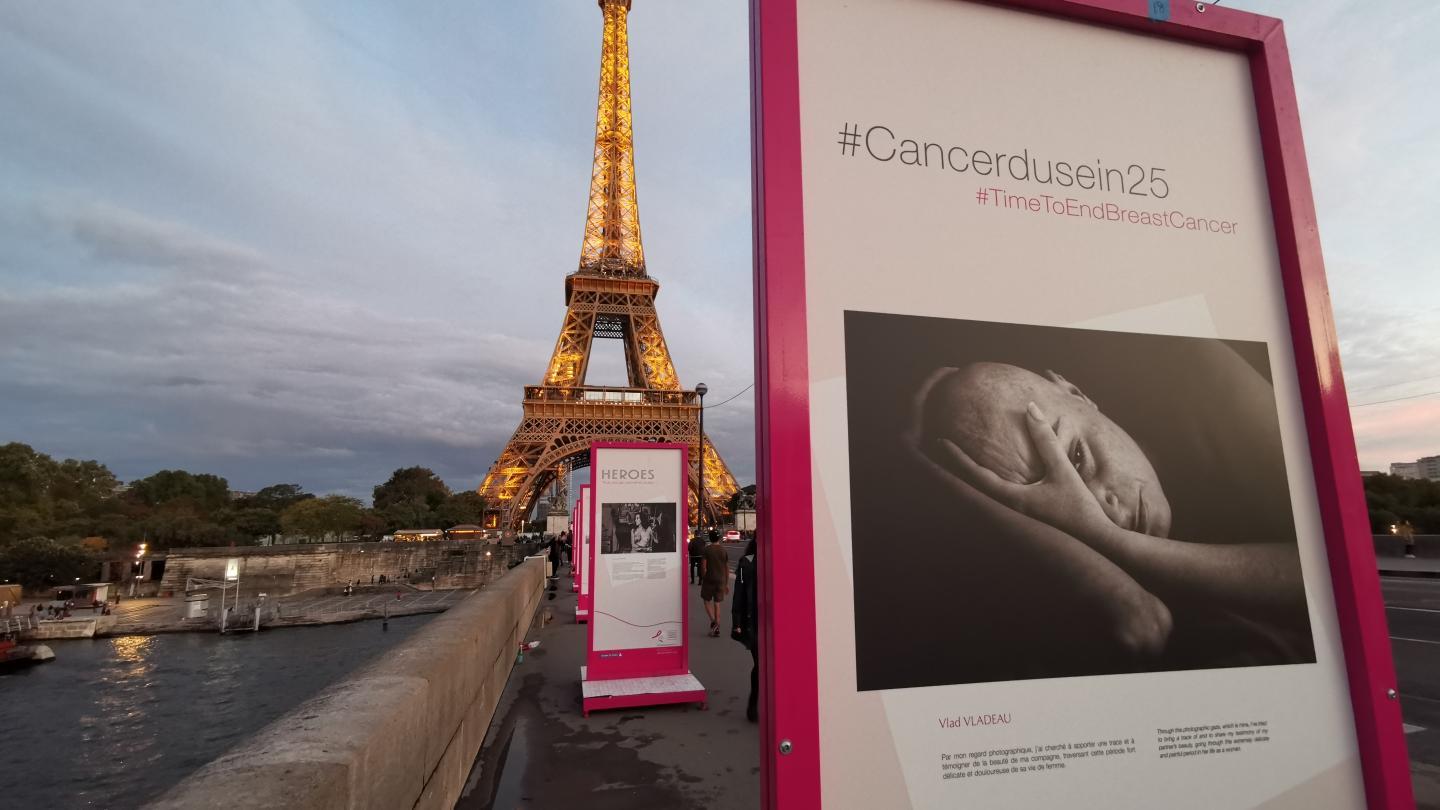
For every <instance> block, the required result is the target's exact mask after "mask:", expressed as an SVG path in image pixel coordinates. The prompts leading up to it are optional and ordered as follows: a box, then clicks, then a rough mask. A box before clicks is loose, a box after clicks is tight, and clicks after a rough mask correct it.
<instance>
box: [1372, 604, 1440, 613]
mask: <svg viewBox="0 0 1440 810" xmlns="http://www.w3.org/2000/svg"><path fill="white" fill-rule="evenodd" d="M1385 609H1386V610H1410V611H1414V612H1416V613H1440V610H1436V609H1434V608H1412V607H1397V606H1395V605H1386V606H1385Z"/></svg>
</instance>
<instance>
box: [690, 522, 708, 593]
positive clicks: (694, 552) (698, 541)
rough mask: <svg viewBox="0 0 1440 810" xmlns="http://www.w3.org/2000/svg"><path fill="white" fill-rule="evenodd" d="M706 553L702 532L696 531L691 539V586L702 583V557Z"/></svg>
mask: <svg viewBox="0 0 1440 810" xmlns="http://www.w3.org/2000/svg"><path fill="white" fill-rule="evenodd" d="M704 553H705V540H704V539H703V538H701V537H700V530H699V529H696V530H695V533H694V534H693V535H691V537H690V584H691V585H694V584H696V583H698V582H699V581H700V557H701V555H703V554H704Z"/></svg>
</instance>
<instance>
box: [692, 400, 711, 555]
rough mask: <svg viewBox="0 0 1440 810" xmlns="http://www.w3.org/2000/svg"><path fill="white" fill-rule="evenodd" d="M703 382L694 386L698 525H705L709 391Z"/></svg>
mask: <svg viewBox="0 0 1440 810" xmlns="http://www.w3.org/2000/svg"><path fill="white" fill-rule="evenodd" d="M709 390H710V389H709V388H708V387H707V386H706V385H705V383H703V382H702V383H700V384H699V385H697V386H695V393H696V394H699V395H700V497H699V498H698V499H697V506H699V507H700V517H699V520H698V525H699V526H700V527H701V528H704V526H705V496H706V494H707V493H706V490H705V394H706V393H707V392H709Z"/></svg>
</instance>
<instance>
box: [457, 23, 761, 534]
mask: <svg viewBox="0 0 1440 810" xmlns="http://www.w3.org/2000/svg"><path fill="white" fill-rule="evenodd" d="M630 3H631V0H599V5H600V9H601V11H602V12H603V14H604V18H605V24H604V29H603V33H602V38H601V49H600V92H599V103H598V105H597V107H598V109H597V112H596V116H595V163H594V171H593V172H592V174H591V179H590V205H589V208H588V211H587V213H586V217H585V238H584V241H583V243H582V244H581V248H580V266H579V268H578V269H577V270H576V271H575V272H573V273H571V274H570V275H568V276H566V277H565V307H566V309H565V320H564V322H563V323H562V325H561V327H560V337H559V338H558V339H557V340H556V341H555V350H554V352H553V353H552V354H551V356H550V364H549V366H547V367H546V370H545V376H544V378H543V379H542V380H541V383H540V384H539V385H527V386H526V387H525V399H524V402H523V408H524V414H523V416H522V417H521V420H520V427H518V428H516V430H515V435H514V436H512V437H511V438H510V441H509V442H508V443H507V444H506V445H505V449H504V450H502V451H501V453H500V457H499V458H497V459H496V460H495V463H494V464H493V465H491V467H490V471H489V473H488V474H487V475H486V476H485V480H484V481H482V482H481V484H480V486H479V487H478V488H477V491H478V492H479V493H480V494H481V495H483V496H484V497H485V502H486V515H485V525H486V526H487V527H488V528H494V529H503V530H508V531H514V530H518V529H519V528H521V526H522V524H523V523H524V520H525V517H526V516H527V515H528V514H530V510H531V509H532V508H533V507H534V505H535V503H536V499H537V498H539V497H540V496H541V495H542V493H544V491H545V490H546V488H547V487H549V486H550V485H551V484H552V483H554V482H555V481H556V478H557V476H563V475H566V474H568V471H569V470H572V469H577V468H579V467H584V466H587V465H588V464H589V463H590V444H591V442H596V441H630V442H679V443H684V444H686V445H689V447H690V489H691V495H690V505H689V509H690V520H691V522H692V523H706V524H712V525H713V524H715V523H718V522H720V521H721V520H722V519H723V518H724V517H725V516H726V515H727V514H728V512H729V504H730V498H731V496H733V495H734V494H735V493H736V492H738V491H739V487H738V485H737V484H736V483H735V477H734V476H733V475H731V474H730V469H729V467H727V466H726V465H725V462H724V460H723V459H722V458H721V457H720V454H719V453H718V452H717V451H716V450H715V447H714V445H713V444H711V443H710V440H709V439H708V438H707V437H702V436H701V435H700V429H699V421H700V398H699V396H698V395H697V394H696V393H695V391H694V390H692V389H686V388H683V387H681V385H680V378H679V376H678V375H677V374H676V373H675V364H674V363H673V362H672V361H671V359H670V350H669V348H668V347H667V346H666V345H665V333H664V332H663V331H661V329H660V316H659V314H658V313H657V312H656V311H655V298H656V296H657V295H658V294H659V292H660V283H659V282H658V281H656V280H655V279H653V278H651V277H650V276H649V274H648V273H647V272H646V270H645V250H644V247H643V245H642V243H641V241H640V205H639V201H638V196H637V194H636V189H635V150H634V141H633V137H632V130H631V126H632V120H631V114H630V46H629V35H628V33H627V29H626V18H627V16H628V14H629V12H630ZM597 339H599V340H619V341H621V342H622V345H623V346H624V354H625V371H626V377H627V385H626V386H625V387H607V386H592V385H586V384H585V374H586V371H587V370H588V369H589V364H590V351H591V348H592V347H593V345H594V341H595V340H597ZM702 447H703V450H704V453H705V465H704V468H705V479H706V480H705V486H704V487H703V488H702V487H701V486H700V452H701V449H702ZM702 491H703V492H704V493H705V495H706V497H705V498H704V501H705V503H701V502H700V500H701V499H700V497H699V496H698V493H699V492H702Z"/></svg>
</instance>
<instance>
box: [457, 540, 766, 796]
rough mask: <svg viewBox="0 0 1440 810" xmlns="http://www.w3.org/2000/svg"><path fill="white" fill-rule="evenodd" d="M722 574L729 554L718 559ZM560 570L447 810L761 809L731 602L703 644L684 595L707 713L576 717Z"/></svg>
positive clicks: (746, 683)
mask: <svg viewBox="0 0 1440 810" xmlns="http://www.w3.org/2000/svg"><path fill="white" fill-rule="evenodd" d="M727 551H729V552H730V554H731V560H732V564H733V562H734V560H735V559H736V558H737V557H738V555H739V548H738V547H733V548H727ZM568 573H569V570H568V569H562V576H561V577H560V590H559V591H557V592H556V594H557V595H556V598H555V599H554V600H548V601H546V602H544V603H543V604H542V608H541V610H542V611H544V610H547V609H548V610H549V611H550V612H551V615H552V617H553V618H552V620H551V621H550V622H549V624H547V625H546V626H544V627H543V628H541V629H539V630H538V631H536V632H534V633H533V634H532V635H531V638H532V640H538V641H540V642H541V645H540V647H539V649H536V650H533V651H531V652H529V653H527V654H526V655H525V661H524V663H521V664H519V665H517V666H516V667H515V670H514V671H513V672H512V673H511V675H510V680H509V682H508V683H507V684H506V687H505V693H504V695H503V697H502V698H501V699H500V704H499V707H498V708H497V710H496V713H495V717H494V719H493V720H492V721H491V723H490V730H489V733H488V734H487V735H486V738H485V743H484V746H483V747H482V748H481V750H480V755H479V757H478V758H477V760H476V763H475V766H474V769H473V770H472V772H471V774H470V779H469V781H468V782H467V784H466V786H465V791H464V793H463V794H462V795H461V797H460V801H459V802H457V803H456V805H455V809H456V810H513V809H514V808H517V807H535V808H543V807H584V808H586V810H632V808H637V807H656V808H660V807H663V808H667V809H668V808H674V809H675V810H683V809H686V808H694V810H753V808H755V807H758V806H759V805H760V740H759V737H760V728H759V726H758V725H757V724H755V723H751V722H748V721H747V720H746V719H745V701H746V699H747V697H748V695H749V691H750V653H749V651H748V650H746V649H745V648H744V647H743V646H741V645H740V644H738V643H736V642H735V641H733V640H732V639H731V638H730V633H729V631H730V598H731V597H733V596H734V591H733V589H732V591H731V594H730V596H727V597H726V600H725V603H724V605H723V609H724V617H723V621H722V622H721V630H722V632H721V635H720V637H719V638H711V637H710V636H709V623H708V622H707V621H706V619H705V610H704V608H703V607H702V606H701V603H700V586H698V585H693V586H689V587H690V600H691V602H690V630H689V633H690V668H691V671H692V672H694V673H695V676H696V677H697V678H699V679H700V682H701V683H703V684H704V685H705V687H706V689H707V690H708V692H709V708H708V709H706V710H704V711H702V710H700V709H698V708H695V707H688V706H654V707H643V708H636V709H622V710H616V711H606V712H594V713H592V714H591V715H590V717H588V718H586V717H582V716H581V714H580V666H581V664H583V663H584V662H585V647H586V625H583V624H579V623H577V622H576V621H575V595H574V594H572V593H570V590H569V583H570V579H569V577H568V576H566V575H567V574H568Z"/></svg>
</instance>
